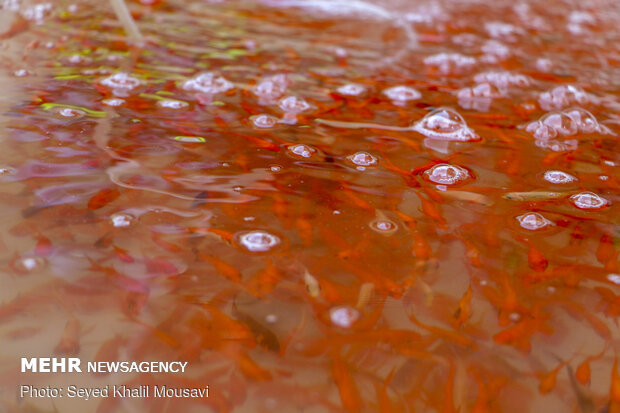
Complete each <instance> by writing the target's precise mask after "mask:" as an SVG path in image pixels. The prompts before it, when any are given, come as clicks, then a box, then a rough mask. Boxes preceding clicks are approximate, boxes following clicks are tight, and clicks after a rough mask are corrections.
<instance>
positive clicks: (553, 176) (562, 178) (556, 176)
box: [543, 171, 577, 185]
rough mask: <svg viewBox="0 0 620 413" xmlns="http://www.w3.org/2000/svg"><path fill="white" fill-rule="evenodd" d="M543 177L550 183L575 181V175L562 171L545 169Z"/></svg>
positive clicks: (559, 183) (560, 183)
mask: <svg viewBox="0 0 620 413" xmlns="http://www.w3.org/2000/svg"><path fill="white" fill-rule="evenodd" d="M543 178H544V179H545V181H547V182H551V183H552V184H558V185H562V184H570V183H573V182H577V177H575V176H573V175H571V174H568V173H566V172H563V171H546V172H545V174H544V175H543Z"/></svg>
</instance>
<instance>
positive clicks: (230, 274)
mask: <svg viewBox="0 0 620 413" xmlns="http://www.w3.org/2000/svg"><path fill="white" fill-rule="evenodd" d="M197 258H198V259H200V260H201V261H207V262H208V263H209V264H211V265H212V266H213V268H215V271H217V272H218V273H219V274H221V275H223V276H224V277H226V278H228V279H229V280H230V281H232V282H234V283H240V282H241V273H240V272H239V270H238V269H237V268H236V267H235V266H233V265H230V264H229V263H227V262H226V261H224V260H222V259H220V258H218V257H214V256H212V255H209V254H204V253H200V252H199V253H197Z"/></svg>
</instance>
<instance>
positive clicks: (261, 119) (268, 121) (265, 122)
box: [250, 114, 279, 129]
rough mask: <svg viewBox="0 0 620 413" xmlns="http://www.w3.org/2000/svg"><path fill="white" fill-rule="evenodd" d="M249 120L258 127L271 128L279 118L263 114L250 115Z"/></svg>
mask: <svg viewBox="0 0 620 413" xmlns="http://www.w3.org/2000/svg"><path fill="white" fill-rule="evenodd" d="M250 120H251V121H252V125H254V126H255V127H257V128H260V129H269V128H273V127H274V126H276V125H277V124H278V121H279V119H278V118H276V117H275V116H271V115H265V114H262V115H255V116H251V117H250Z"/></svg>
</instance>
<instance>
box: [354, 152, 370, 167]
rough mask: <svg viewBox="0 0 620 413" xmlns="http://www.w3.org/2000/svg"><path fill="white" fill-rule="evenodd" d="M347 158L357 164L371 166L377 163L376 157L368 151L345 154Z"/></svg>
mask: <svg viewBox="0 0 620 413" xmlns="http://www.w3.org/2000/svg"><path fill="white" fill-rule="evenodd" d="M347 159H348V160H349V161H351V162H353V163H354V164H355V165H358V166H372V165H376V164H377V158H376V157H374V156H372V155H371V154H369V153H368V152H356V153H354V154H353V155H349V156H347Z"/></svg>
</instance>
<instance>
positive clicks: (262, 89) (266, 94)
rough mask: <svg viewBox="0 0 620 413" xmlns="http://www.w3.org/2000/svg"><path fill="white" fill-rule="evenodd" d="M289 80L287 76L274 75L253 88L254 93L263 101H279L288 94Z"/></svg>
mask: <svg viewBox="0 0 620 413" xmlns="http://www.w3.org/2000/svg"><path fill="white" fill-rule="evenodd" d="M287 86H288V80H287V79H286V76H285V75H281V74H280V75H274V76H271V77H268V78H266V79H263V80H262V81H261V82H260V83H259V84H257V85H256V86H254V88H252V92H253V93H254V94H255V95H256V96H258V97H259V98H263V99H269V100H273V99H277V98H279V97H280V96H282V95H283V94H284V93H285V92H286V88H287Z"/></svg>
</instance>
